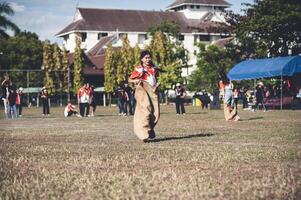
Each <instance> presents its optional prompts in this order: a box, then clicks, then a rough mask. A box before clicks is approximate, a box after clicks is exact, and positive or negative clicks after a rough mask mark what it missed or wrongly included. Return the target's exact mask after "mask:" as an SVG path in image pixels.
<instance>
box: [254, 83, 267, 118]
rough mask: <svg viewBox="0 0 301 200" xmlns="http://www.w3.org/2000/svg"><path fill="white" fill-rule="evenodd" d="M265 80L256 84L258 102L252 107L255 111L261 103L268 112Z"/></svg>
mask: <svg viewBox="0 0 301 200" xmlns="http://www.w3.org/2000/svg"><path fill="white" fill-rule="evenodd" d="M263 86H264V84H263V82H259V83H258V84H257V86H256V91H255V100H256V103H255V105H254V108H253V109H252V111H253V112H255V110H256V109H258V106H259V104H261V105H262V107H263V111H264V112H266V110H267V109H266V107H265V105H264V102H263V100H264V91H263Z"/></svg>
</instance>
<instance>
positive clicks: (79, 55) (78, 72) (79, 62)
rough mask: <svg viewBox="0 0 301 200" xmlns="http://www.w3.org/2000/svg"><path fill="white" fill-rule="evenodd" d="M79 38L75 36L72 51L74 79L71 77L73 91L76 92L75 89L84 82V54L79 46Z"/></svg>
mask: <svg viewBox="0 0 301 200" xmlns="http://www.w3.org/2000/svg"><path fill="white" fill-rule="evenodd" d="M80 45H81V41H80V38H78V37H77V38H76V47H75V51H74V79H73V92H74V93H75V94H76V93H77V91H78V90H79V89H80V88H81V87H82V85H83V83H84V71H83V68H84V55H83V50H82V49H81V47H80Z"/></svg>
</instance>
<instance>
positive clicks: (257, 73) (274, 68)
mask: <svg viewBox="0 0 301 200" xmlns="http://www.w3.org/2000/svg"><path fill="white" fill-rule="evenodd" d="M299 72H301V56H286V57H275V58H266V59H254V60H246V61H243V62H240V63H238V64H237V65H235V66H234V67H233V68H232V69H231V70H230V71H229V73H228V74H227V76H228V78H229V79H230V80H247V79H257V78H268V77H281V84H282V78H283V76H293V75H294V74H295V73H299ZM281 93H282V85H281ZM281 109H282V94H281Z"/></svg>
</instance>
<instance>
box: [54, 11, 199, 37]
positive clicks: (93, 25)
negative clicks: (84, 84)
mask: <svg viewBox="0 0 301 200" xmlns="http://www.w3.org/2000/svg"><path fill="white" fill-rule="evenodd" d="M78 9H79V12H80V14H81V15H82V17H83V19H81V20H78V21H75V22H73V23H71V24H69V25H68V26H67V27H66V28H64V29H63V30H62V31H60V32H59V33H58V34H57V35H58V36H62V35H65V34H67V33H68V32H71V31H112V32H115V31H117V30H118V31H119V32H147V31H148V29H149V28H150V27H153V26H156V25H158V24H160V23H161V22H163V21H175V22H177V23H178V24H179V25H180V31H181V32H182V33H191V32H192V30H191V29H190V28H189V27H191V23H193V21H194V20H190V19H187V18H186V17H185V15H184V14H183V13H181V12H163V11H143V10H118V9H90V8H78ZM198 21H199V22H200V21H201V20H198ZM199 25H200V27H199V28H200V29H202V27H201V25H202V24H199Z"/></svg>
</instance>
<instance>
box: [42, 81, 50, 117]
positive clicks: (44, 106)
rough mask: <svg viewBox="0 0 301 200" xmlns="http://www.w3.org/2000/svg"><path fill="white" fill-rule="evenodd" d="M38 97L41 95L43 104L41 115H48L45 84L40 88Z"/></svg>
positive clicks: (47, 98) (47, 96)
mask: <svg viewBox="0 0 301 200" xmlns="http://www.w3.org/2000/svg"><path fill="white" fill-rule="evenodd" d="M40 97H41V100H42V105H43V116H48V115H50V111H49V102H48V101H49V93H48V91H47V89H46V87H45V86H44V87H43V88H42V91H41V93H40Z"/></svg>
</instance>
